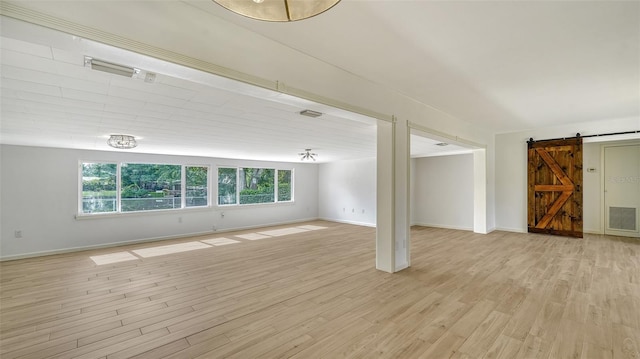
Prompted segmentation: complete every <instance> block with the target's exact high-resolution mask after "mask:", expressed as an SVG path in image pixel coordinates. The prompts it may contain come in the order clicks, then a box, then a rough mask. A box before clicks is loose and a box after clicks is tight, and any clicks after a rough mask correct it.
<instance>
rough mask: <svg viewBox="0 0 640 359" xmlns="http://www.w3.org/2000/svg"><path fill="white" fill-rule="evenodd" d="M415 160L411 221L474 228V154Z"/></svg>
mask: <svg viewBox="0 0 640 359" xmlns="http://www.w3.org/2000/svg"><path fill="white" fill-rule="evenodd" d="M411 161H412V163H413V165H412V176H411V177H412V182H413V185H412V186H411V187H412V194H411V223H412V224H415V225H423V226H432V227H442V228H454V229H462V230H473V154H464V155H453V156H438V157H424V158H416V159H412V160H411Z"/></svg>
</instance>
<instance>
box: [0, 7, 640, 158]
mask: <svg viewBox="0 0 640 359" xmlns="http://www.w3.org/2000/svg"><path fill="white" fill-rule="evenodd" d="M16 4H18V5H19V6H25V7H29V8H33V9H35V10H37V11H40V12H43V13H47V14H51V15H53V16H56V17H59V18H62V19H66V20H69V21H74V22H77V23H80V24H85V25H89V24H90V25H92V26H95V27H96V28H101V29H108V30H109V31H112V32H113V33H114V34H120V35H122V34H125V33H127V32H137V33H139V34H140V35H141V36H143V35H144V36H146V38H148V39H153V41H154V43H151V45H154V46H160V47H162V45H163V43H166V42H169V41H173V42H172V43H173V45H174V46H175V47H176V48H181V49H183V50H184V53H190V54H198V53H201V54H202V55H203V58H204V53H203V52H202V51H205V49H200V48H199V47H202V44H201V43H197V42H185V41H182V42H181V41H179V39H184V38H189V35H190V34H193V33H194V32H198V31H202V29H203V28H205V29H206V28H207V26H208V25H209V28H210V29H211V30H210V31H211V33H210V34H208V36H210V37H211V39H212V42H213V43H215V41H214V40H215V38H216V36H231V34H227V33H222V32H221V30H220V29H221V27H220V26H219V24H221V23H232V24H234V25H235V26H238V27H240V28H242V29H245V30H246V31H250V32H252V33H255V34H258V35H257V36H260V37H264V38H268V39H270V40H272V41H275V42H277V43H278V44H280V45H281V46H282V47H283V48H286V49H289V50H290V51H296V52H300V53H304V54H306V55H308V56H310V57H312V58H315V59H319V60H320V61H323V62H324V63H326V64H327V65H328V66H334V67H336V68H339V69H341V70H343V71H347V72H348V73H351V74H353V75H354V76H356V77H359V78H363V79H366V80H368V81H370V82H371V83H372V84H374V85H380V86H385V87H387V88H392V89H394V90H395V91H397V92H398V93H401V94H403V95H404V96H407V97H408V98H411V99H413V100H414V101H416V102H417V103H421V104H424V105H426V106H430V107H432V108H435V109H437V110H439V111H442V112H444V113H447V114H448V115H449V116H451V117H453V118H456V119H458V120H460V121H463V122H466V123H469V124H471V125H474V126H478V127H479V128H485V129H487V130H490V131H491V132H493V133H504V132H513V131H521V130H526V129H534V128H540V127H547V126H554V125H558V124H571V123H580V122H587V121H601V120H607V119H619V118H633V117H636V118H638V117H639V116H640V3H639V2H617V1H590V2H583V1H571V2H556V1H554V2H541V1H503V2H487V1H475V2H469V1H464V2H458V1H454V2H443V1H420V0H415V1H391V0H388V1H362V0H343V1H342V2H340V3H339V4H338V5H337V6H335V7H334V8H333V9H331V10H330V11H328V12H326V13H324V14H322V15H321V16H317V17H314V18H311V19H308V20H304V21H300V22H296V23H289V24H273V23H267V22H261V21H255V20H251V19H247V18H243V17H241V16H238V15H235V14H233V13H230V12H228V11H226V10H225V9H223V8H221V7H220V6H218V5H216V4H215V3H213V2H212V1H209V0H188V1H171V2H165V1H127V2H119V1H118V2H114V1H80V0H78V1H46V2H38V1H20V2H16ZM157 24H163V25H162V26H163V29H162V31H161V32H160V31H158V32H157V34H156V33H155V29H157ZM1 26H2V28H1V35H2V38H1V44H0V45H1V49H2V58H1V61H2V64H1V65H2V67H1V74H2V79H1V80H2V84H1V86H2V103H1V105H2V109H1V111H2V112H1V116H2V122H1V128H0V129H1V136H0V142H2V143H5V144H17V145H37V146H51V147H66V148H83V149H98V150H109V148H108V147H107V145H106V137H107V136H108V135H109V134H110V133H125V134H132V135H135V136H136V137H139V138H140V141H139V142H140V146H139V147H138V148H136V149H135V151H138V152H146V153H166V154H183V155H200V156H211V157H229V158H246V159H257V160H277V161H298V160H299V158H298V156H297V153H298V152H301V151H302V150H303V149H305V148H312V149H313V151H314V152H317V153H318V154H319V155H320V156H319V157H318V160H319V161H322V162H326V161H333V160H340V159H349V158H363V157H373V156H375V132H376V127H375V122H374V121H371V120H370V119H368V118H366V117H364V116H361V115H355V114H352V113H349V112H347V111H343V110H338V109H335V108H330V107H328V106H325V105H319V104H314V103H311V102H309V101H305V100H300V99H295V98H292V97H291V96H287V95H283V94H281V93H277V92H275V91H270V90H265V89H260V88H255V87H252V86H248V85H244V84H240V83H237V82H234V81H231V80H228V79H224V78H221V77H218V76H214V75H211V74H204V73H201V72H198V71H195V70H192V69H188V68H183V67H180V66H178V65H174V64H169V63H166V62H162V61H159V60H155V59H151V58H148V57H144V56H141V55H138V54H133V53H128V52H126V51H123V50H119V49H114V48H111V47H108V46H105V45H101V44H98V43H95V42H92V41H89V40H86V39H81V38H78V37H74V36H72V35H69V34H62V33H57V32H54V31H52V30H48V29H44V28H39V27H37V26H34V25H28V24H25V23H21V22H19V21H17V20H13V19H10V18H5V17H3V18H2V24H1ZM218 30H220V31H218ZM238 36H239V35H238ZM245 45H246V44H245ZM255 46H260V45H259V44H257V43H256V45H255ZM199 51H200V52H199ZM85 55H90V56H93V57H95V58H101V59H104V60H107V61H111V62H116V63H121V64H123V65H130V66H134V67H137V68H140V69H141V70H143V71H142V73H141V74H140V75H139V76H138V77H137V78H133V79H128V78H124V77H119V76H115V75H109V74H105V73H100V72H97V71H92V70H90V69H89V68H87V67H84V64H83V57H84V56H85ZM228 56H229V58H222V57H221V58H220V62H233V61H236V62H239V63H241V62H242V61H243V60H242V59H238V58H235V59H234V58H232V57H233V54H232V53H229V54H228ZM294 70H297V69H292V71H294ZM146 72H152V73H155V74H157V76H156V80H155V82H153V83H147V82H145V81H144V75H145V73H146ZM274 78H277V77H276V76H274ZM305 108H310V109H313V110H317V111H320V112H323V113H325V115H323V116H322V117H320V118H317V119H312V118H309V117H304V116H300V115H299V114H298V112H300V111H301V110H303V109H305ZM412 140H413V141H412V154H413V155H415V156H427V155H431V154H433V150H441V151H443V150H444V148H447V147H448V148H447V150H449V151H450V150H452V149H453V150H456V149H461V148H456V147H454V146H447V147H438V146H435V142H440V141H430V140H426V139H421V138H419V137H416V136H412Z"/></svg>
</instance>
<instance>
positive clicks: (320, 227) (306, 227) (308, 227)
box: [296, 225, 329, 231]
mask: <svg viewBox="0 0 640 359" xmlns="http://www.w3.org/2000/svg"><path fill="white" fill-rule="evenodd" d="M296 228H301V229H306V230H308V231H317V230H319V229H327V228H329V227H322V226H313V225H307V226H298V227H296Z"/></svg>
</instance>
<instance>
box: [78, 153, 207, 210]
mask: <svg viewBox="0 0 640 359" xmlns="http://www.w3.org/2000/svg"><path fill="white" fill-rule="evenodd" d="M81 167H82V186H81V187H82V188H81V192H82V196H81V198H82V201H81V202H82V203H81V204H80V208H79V210H80V213H86V214H91V213H109V212H137V211H152V210H166V209H180V208H186V207H203V206H204V207H206V206H208V205H209V199H208V198H209V197H208V195H209V191H208V173H209V168H208V167H207V166H183V165H172V164H146V163H122V164H116V163H93V162H87V163H82V165H81ZM183 181H184V183H186V186H183V185H182V183H183ZM183 198H184V203H183V200H182V199H183Z"/></svg>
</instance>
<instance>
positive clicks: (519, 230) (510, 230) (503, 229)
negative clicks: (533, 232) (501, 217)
mask: <svg viewBox="0 0 640 359" xmlns="http://www.w3.org/2000/svg"><path fill="white" fill-rule="evenodd" d="M495 230H496V231H503V232H514V233H528V232H527V230H526V228H525V229H522V228H508V227H496V228H495Z"/></svg>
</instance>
